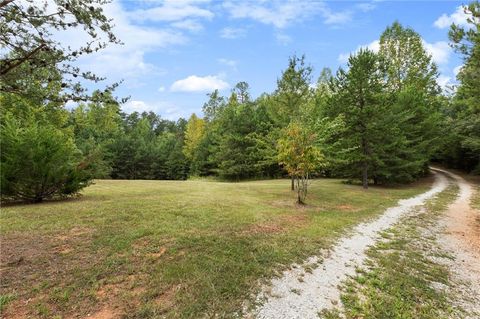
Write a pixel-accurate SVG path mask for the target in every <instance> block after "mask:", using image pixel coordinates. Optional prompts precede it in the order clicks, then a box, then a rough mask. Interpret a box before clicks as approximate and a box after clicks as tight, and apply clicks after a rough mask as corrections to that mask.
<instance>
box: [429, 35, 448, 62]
mask: <svg viewBox="0 0 480 319" xmlns="http://www.w3.org/2000/svg"><path fill="white" fill-rule="evenodd" d="M422 43H423V46H424V48H425V50H426V51H427V52H428V53H429V54H430V55H431V56H432V59H433V61H434V62H435V63H438V64H445V63H447V62H448V59H449V58H450V53H452V48H450V46H449V45H448V43H447V42H445V41H438V42H435V43H428V42H426V41H425V40H422Z"/></svg>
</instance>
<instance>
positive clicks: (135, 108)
mask: <svg viewBox="0 0 480 319" xmlns="http://www.w3.org/2000/svg"><path fill="white" fill-rule="evenodd" d="M122 111H125V112H127V113H133V112H139V113H141V112H144V111H147V112H148V111H153V108H152V106H150V105H148V104H147V103H145V102H144V101H136V100H130V101H128V102H127V103H125V104H124V105H122Z"/></svg>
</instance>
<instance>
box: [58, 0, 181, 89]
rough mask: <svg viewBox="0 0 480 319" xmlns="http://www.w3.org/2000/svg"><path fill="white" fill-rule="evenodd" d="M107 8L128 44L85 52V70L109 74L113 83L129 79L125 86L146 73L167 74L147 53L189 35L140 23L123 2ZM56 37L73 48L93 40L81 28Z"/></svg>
mask: <svg viewBox="0 0 480 319" xmlns="http://www.w3.org/2000/svg"><path fill="white" fill-rule="evenodd" d="M103 11H104V13H105V15H106V16H107V17H108V18H110V19H113V24H114V28H113V32H114V33H115V34H116V35H117V36H118V37H119V39H120V40H121V41H122V42H123V43H124V45H115V44H111V45H109V46H107V48H105V49H103V50H100V51H99V52H95V53H92V54H89V55H83V56H81V57H80V58H79V59H78V61H77V64H78V66H79V67H81V69H82V70H90V71H93V72H95V73H96V74H97V75H99V76H107V77H108V81H109V82H113V81H118V80H120V79H125V85H127V86H132V85H133V86H137V85H138V82H139V79H140V78H141V77H143V76H144V75H146V74H156V75H159V74H165V71H164V70H161V69H159V68H157V67H155V66H154V65H152V64H149V63H147V62H146V60H145V55H146V54H147V53H148V52H152V51H154V50H158V49H165V48H169V47H171V46H175V45H181V44H184V43H186V41H187V38H186V37H185V35H183V34H182V33H181V32H180V31H178V30H175V29H172V28H159V27H147V26H143V25H138V24H136V23H135V21H132V18H131V16H130V14H129V12H128V11H126V10H125V9H124V8H123V7H122V5H121V3H120V2H119V1H112V2H111V3H108V4H106V5H104V6H103ZM100 35H101V34H100ZM55 36H56V37H57V38H58V41H60V42H61V43H62V45H63V46H65V47H67V46H69V47H71V48H72V49H76V48H79V47H80V46H82V45H85V43H86V42H87V41H88V40H89V38H88V36H87V35H86V34H85V32H84V31H83V30H81V29H80V28H77V29H69V30H65V31H61V32H58V34H55ZM104 40H105V39H104Z"/></svg>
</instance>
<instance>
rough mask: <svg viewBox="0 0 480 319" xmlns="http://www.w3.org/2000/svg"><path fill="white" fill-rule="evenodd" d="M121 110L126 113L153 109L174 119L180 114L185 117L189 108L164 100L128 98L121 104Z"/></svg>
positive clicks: (163, 115)
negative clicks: (153, 100) (151, 100)
mask: <svg viewBox="0 0 480 319" xmlns="http://www.w3.org/2000/svg"><path fill="white" fill-rule="evenodd" d="M122 111H124V112H126V113H133V112H139V113H142V112H150V111H153V112H155V113H157V114H160V115H161V116H162V117H163V118H166V119H169V120H176V119H178V118H179V117H181V116H183V117H185V116H187V115H188V114H189V110H185V109H184V108H181V107H178V106H175V105H174V104H173V103H170V102H166V101H156V102H146V101H142V100H130V101H128V102H127V103H125V104H123V105H122Z"/></svg>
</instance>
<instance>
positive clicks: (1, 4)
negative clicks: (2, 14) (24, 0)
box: [0, 0, 13, 8]
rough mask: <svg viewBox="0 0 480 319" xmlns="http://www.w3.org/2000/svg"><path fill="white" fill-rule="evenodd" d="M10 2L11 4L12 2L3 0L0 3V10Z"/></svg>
mask: <svg viewBox="0 0 480 319" xmlns="http://www.w3.org/2000/svg"><path fill="white" fill-rule="evenodd" d="M10 2H13V0H3V1H2V2H0V8H3V7H5V6H6V5H7V4H9V3H10Z"/></svg>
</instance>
